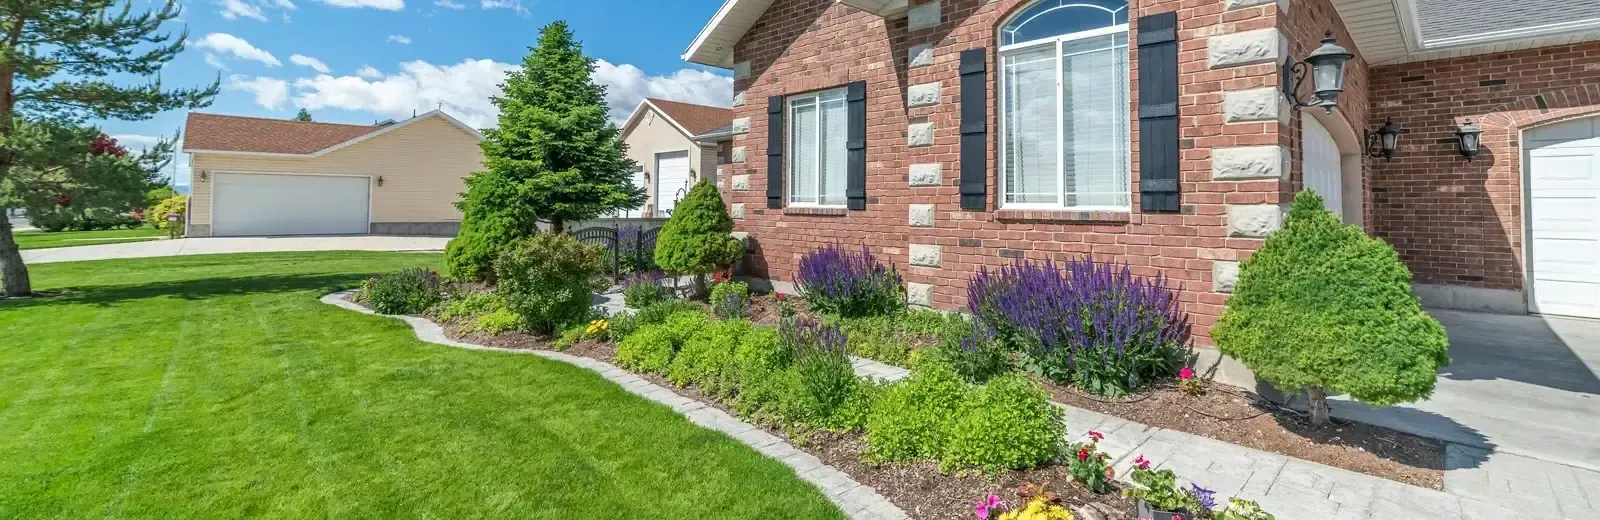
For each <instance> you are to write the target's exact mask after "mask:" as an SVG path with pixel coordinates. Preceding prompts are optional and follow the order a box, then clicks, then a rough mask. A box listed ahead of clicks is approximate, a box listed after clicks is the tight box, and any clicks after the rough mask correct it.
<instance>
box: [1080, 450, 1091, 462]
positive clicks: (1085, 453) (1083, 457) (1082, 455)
mask: <svg viewBox="0 0 1600 520" xmlns="http://www.w3.org/2000/svg"><path fill="white" fill-rule="evenodd" d="M1078 460H1083V461H1087V460H1089V448H1078Z"/></svg>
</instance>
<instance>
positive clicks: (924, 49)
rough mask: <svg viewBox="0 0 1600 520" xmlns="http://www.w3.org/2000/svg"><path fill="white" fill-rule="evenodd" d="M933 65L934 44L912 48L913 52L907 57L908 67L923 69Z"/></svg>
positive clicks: (921, 44)
mask: <svg viewBox="0 0 1600 520" xmlns="http://www.w3.org/2000/svg"><path fill="white" fill-rule="evenodd" d="M925 65H933V44H931V43H919V44H916V45H912V46H911V52H910V53H909V54H908V55H907V56H906V66H907V67H922V66H925Z"/></svg>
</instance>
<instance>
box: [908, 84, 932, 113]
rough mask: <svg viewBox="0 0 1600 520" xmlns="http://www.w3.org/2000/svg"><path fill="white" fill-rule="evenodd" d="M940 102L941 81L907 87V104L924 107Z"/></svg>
mask: <svg viewBox="0 0 1600 520" xmlns="http://www.w3.org/2000/svg"><path fill="white" fill-rule="evenodd" d="M937 104H939V82H937V81H935V82H933V83H923V84H921V85H912V86H910V87H908V88H906V106H908V107H924V106H928V105H937Z"/></svg>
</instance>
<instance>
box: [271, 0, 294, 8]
mask: <svg viewBox="0 0 1600 520" xmlns="http://www.w3.org/2000/svg"><path fill="white" fill-rule="evenodd" d="M273 4H275V5H277V6H278V7H281V8H284V9H299V8H300V6H297V5H294V2H291V1H289V0H275V1H274V2H273Z"/></svg>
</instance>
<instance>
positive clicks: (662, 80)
mask: <svg viewBox="0 0 1600 520" xmlns="http://www.w3.org/2000/svg"><path fill="white" fill-rule="evenodd" d="M516 69H517V65H513V64H510V63H502V62H497V61H492V60H471V59H469V60H463V61H462V62H460V63H457V64H454V65H435V64H432V63H428V62H424V61H410V62H405V63H402V64H400V72H398V73H396V74H391V75H387V76H385V75H383V74H382V73H380V72H378V70H377V69H373V68H372V67H368V66H363V67H362V68H361V69H360V70H359V71H358V72H357V73H356V74H357V75H355V76H339V77H335V76H331V75H327V74H322V75H318V76H316V77H314V78H302V79H299V80H296V81H295V83H294V87H295V96H294V103H295V104H296V105H298V106H300V107H302V108H306V109H310V110H318V109H322V108H324V107H333V108H339V109H344V110H355V111H369V112H372V113H374V114H377V115H380V116H383V117H392V118H396V119H400V118H405V117H410V116H411V114H412V113H413V112H416V113H421V112H427V111H429V110H434V109H436V108H442V109H443V110H444V111H445V112H449V113H450V115H452V116H455V117H456V118H458V119H461V120H462V121H464V122H466V123H467V124H469V125H471V126H473V127H476V128H486V127H491V126H494V125H495V124H496V120H497V118H498V117H499V111H498V109H496V108H495V106H494V104H492V103H490V101H489V98H490V96H497V95H500V94H501V91H500V84H501V83H503V82H505V77H506V73H507V72H510V71H512V70H516ZM594 79H595V81H596V82H598V83H600V84H603V85H606V87H607V92H606V104H607V109H608V114H609V115H610V116H611V119H612V120H613V121H617V122H621V121H622V120H623V119H626V118H627V117H628V114H629V113H630V112H632V111H633V109H634V107H636V106H637V105H638V104H639V101H640V100H641V99H643V98H645V97H656V98H663V99H670V100H673V101H682V102H685V103H699V104H704V105H716V106H727V105H728V104H729V103H730V102H732V98H733V79H732V78H729V77H728V76H720V75H717V74H712V73H710V72H705V71H700V70H694V69H683V70H679V71H677V72H675V73H673V74H670V75H666V76H649V75H646V74H645V73H644V71H642V70H640V69H639V68H638V67H634V66H632V65H627V64H623V65H613V64H611V63H610V62H606V61H604V60H600V61H598V62H596V67H595V74H594Z"/></svg>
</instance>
